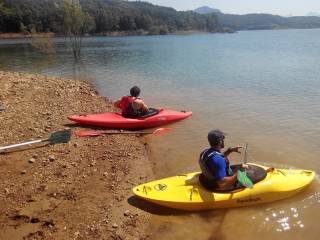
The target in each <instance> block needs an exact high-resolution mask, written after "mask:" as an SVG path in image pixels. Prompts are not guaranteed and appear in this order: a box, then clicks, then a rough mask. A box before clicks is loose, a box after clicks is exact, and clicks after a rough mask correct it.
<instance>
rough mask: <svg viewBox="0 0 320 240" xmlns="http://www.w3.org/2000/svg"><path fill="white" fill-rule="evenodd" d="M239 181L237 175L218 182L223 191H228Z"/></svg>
mask: <svg viewBox="0 0 320 240" xmlns="http://www.w3.org/2000/svg"><path fill="white" fill-rule="evenodd" d="M236 181H237V173H235V174H233V175H232V176H226V177H224V178H223V179H222V180H220V181H218V182H217V183H218V186H219V188H220V189H221V190H228V189H230V188H231V187H232V186H233V184H234V183H235V182H236Z"/></svg>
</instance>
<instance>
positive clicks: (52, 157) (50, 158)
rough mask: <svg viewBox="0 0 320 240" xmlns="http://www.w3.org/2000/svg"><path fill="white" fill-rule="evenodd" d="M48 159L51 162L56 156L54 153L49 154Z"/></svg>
mask: <svg viewBox="0 0 320 240" xmlns="http://www.w3.org/2000/svg"><path fill="white" fill-rule="evenodd" d="M48 159H49V161H50V162H53V161H54V160H56V157H55V156H54V155H49V157H48Z"/></svg>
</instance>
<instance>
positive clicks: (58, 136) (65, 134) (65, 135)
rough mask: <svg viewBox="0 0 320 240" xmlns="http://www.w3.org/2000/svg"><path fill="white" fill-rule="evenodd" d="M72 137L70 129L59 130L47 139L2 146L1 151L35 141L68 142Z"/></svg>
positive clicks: (49, 142)
mask: <svg viewBox="0 0 320 240" xmlns="http://www.w3.org/2000/svg"><path fill="white" fill-rule="evenodd" d="M70 138H71V131H70V130H63V131H57V132H54V133H52V134H51V135H50V136H49V137H48V138H47V139H38V140H33V141H28V142H23V143H18V144H13V145H8V146H4V147H0V152H3V151H6V150H9V149H13V148H16V147H21V146H25V145H31V144H35V143H41V142H48V144H57V143H67V142H69V141H70Z"/></svg>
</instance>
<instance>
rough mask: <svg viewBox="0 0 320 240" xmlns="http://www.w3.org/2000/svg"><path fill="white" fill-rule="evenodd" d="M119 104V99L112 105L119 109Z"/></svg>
mask: <svg viewBox="0 0 320 240" xmlns="http://www.w3.org/2000/svg"><path fill="white" fill-rule="evenodd" d="M120 102H121V99H119V100H117V101H115V102H114V104H113V105H114V106H115V107H117V108H120Z"/></svg>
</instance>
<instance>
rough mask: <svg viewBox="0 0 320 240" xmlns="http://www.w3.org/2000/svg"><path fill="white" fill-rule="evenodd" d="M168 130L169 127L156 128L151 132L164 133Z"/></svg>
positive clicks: (169, 129)
mask: <svg viewBox="0 0 320 240" xmlns="http://www.w3.org/2000/svg"><path fill="white" fill-rule="evenodd" d="M170 131H171V128H157V129H156V130H154V131H153V132H152V134H161V133H166V132H170Z"/></svg>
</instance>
